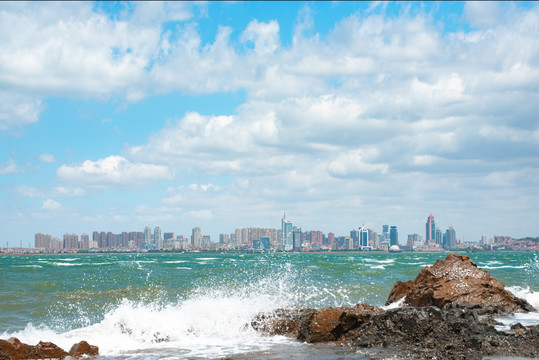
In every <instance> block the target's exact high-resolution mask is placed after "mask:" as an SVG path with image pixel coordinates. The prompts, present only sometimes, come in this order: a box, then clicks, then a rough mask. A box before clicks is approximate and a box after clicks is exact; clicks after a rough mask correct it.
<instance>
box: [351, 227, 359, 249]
mask: <svg viewBox="0 0 539 360" xmlns="http://www.w3.org/2000/svg"><path fill="white" fill-rule="evenodd" d="M350 237H351V238H352V241H353V242H354V249H357V248H358V247H359V231H357V230H355V229H354V230H352V231H350Z"/></svg>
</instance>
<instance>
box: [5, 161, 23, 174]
mask: <svg viewBox="0 0 539 360" xmlns="http://www.w3.org/2000/svg"><path fill="white" fill-rule="evenodd" d="M20 171H21V168H20V167H19V166H17V164H15V162H14V161H13V160H12V161H10V162H8V163H6V164H0V175H8V174H15V173H18V172H20Z"/></svg>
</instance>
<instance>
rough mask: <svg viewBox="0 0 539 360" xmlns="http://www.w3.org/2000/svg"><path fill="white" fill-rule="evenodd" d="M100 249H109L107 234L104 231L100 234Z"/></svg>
mask: <svg viewBox="0 0 539 360" xmlns="http://www.w3.org/2000/svg"><path fill="white" fill-rule="evenodd" d="M98 247H100V248H105V247H107V233H106V232H104V231H101V232H100V233H99V242H98Z"/></svg>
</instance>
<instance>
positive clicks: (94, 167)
mask: <svg viewBox="0 0 539 360" xmlns="http://www.w3.org/2000/svg"><path fill="white" fill-rule="evenodd" d="M57 174H58V177H59V178H60V179H62V180H64V181H69V182H74V183H77V184H88V185H96V186H109V185H138V184H141V183H145V182H148V181H155V180H162V179H167V178H169V177H170V176H171V173H170V172H169V170H168V168H167V167H166V166H163V165H152V164H142V163H132V162H130V161H128V160H127V159H125V158H123V157H121V156H109V157H107V158H104V159H99V160H97V161H91V160H86V161H84V162H83V163H82V164H81V165H62V166H61V167H60V168H59V169H58V170H57Z"/></svg>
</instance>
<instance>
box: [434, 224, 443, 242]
mask: <svg viewBox="0 0 539 360" xmlns="http://www.w3.org/2000/svg"><path fill="white" fill-rule="evenodd" d="M442 244H443V236H442V230H440V228H439V227H437V228H436V245H438V246H442Z"/></svg>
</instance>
